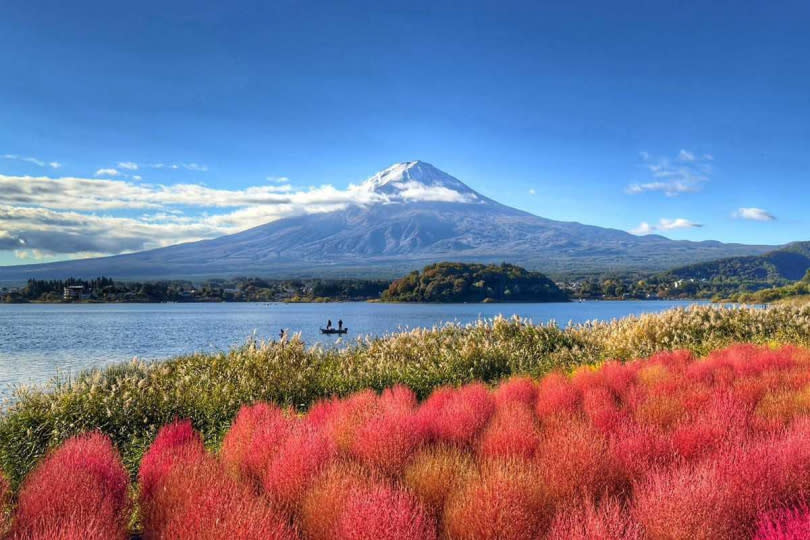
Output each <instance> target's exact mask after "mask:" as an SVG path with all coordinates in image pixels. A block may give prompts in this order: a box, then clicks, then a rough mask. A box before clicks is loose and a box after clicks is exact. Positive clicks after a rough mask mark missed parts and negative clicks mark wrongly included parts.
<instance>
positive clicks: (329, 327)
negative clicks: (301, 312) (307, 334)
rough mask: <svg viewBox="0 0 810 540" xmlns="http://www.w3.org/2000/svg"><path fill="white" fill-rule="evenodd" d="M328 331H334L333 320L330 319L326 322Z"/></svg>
mask: <svg viewBox="0 0 810 540" xmlns="http://www.w3.org/2000/svg"><path fill="white" fill-rule="evenodd" d="M326 329H327V330H331V329H332V319H329V320H328V321H326Z"/></svg>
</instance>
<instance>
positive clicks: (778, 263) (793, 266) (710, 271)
mask: <svg viewBox="0 0 810 540" xmlns="http://www.w3.org/2000/svg"><path fill="white" fill-rule="evenodd" d="M808 270H810V242H793V243H791V244H788V245H786V246H783V247H781V248H779V249H775V250H773V251H769V252H767V253H765V254H763V255H758V256H749V257H729V258H724V259H720V260H716V261H708V262H703V263H697V264H691V265H687V266H683V267H680V268H676V269H674V270H672V271H670V273H671V274H673V275H675V276H677V277H680V278H684V279H708V280H711V279H715V278H727V279H728V278H733V279H738V280H746V281H751V282H763V283H766V282H767V283H781V282H787V281H798V280H800V279H802V278H803V277H804V276H805V274H806V273H807V271H808Z"/></svg>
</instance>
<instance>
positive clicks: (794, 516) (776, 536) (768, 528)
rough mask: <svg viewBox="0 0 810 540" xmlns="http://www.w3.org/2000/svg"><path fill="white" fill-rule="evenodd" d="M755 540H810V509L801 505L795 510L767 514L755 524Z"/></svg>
mask: <svg viewBox="0 0 810 540" xmlns="http://www.w3.org/2000/svg"><path fill="white" fill-rule="evenodd" d="M754 538H755V540H804V539H806V538H810V508H808V507H807V505H805V504H802V505H800V506H798V507H796V508H790V509H785V510H778V511H775V512H769V513H767V514H764V515H762V516H760V518H759V520H758V522H757V531H756V535H755V536H754Z"/></svg>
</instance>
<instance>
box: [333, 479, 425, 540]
mask: <svg viewBox="0 0 810 540" xmlns="http://www.w3.org/2000/svg"><path fill="white" fill-rule="evenodd" d="M335 538H340V539H342V540H380V539H386V538H390V539H397V540H431V539H435V538H436V524H435V523H434V522H433V521H432V520H431V519H430V517H428V514H427V513H426V512H425V510H424V508H423V507H422V505H421V504H420V503H419V501H417V499H416V498H415V497H414V496H413V495H411V494H409V493H407V492H405V491H402V490H400V489H395V488H393V487H391V486H388V485H386V484H377V485H373V486H369V487H366V486H364V487H362V488H356V489H353V490H351V491H350V492H349V493H348V496H347V498H346V501H345V506H344V508H343V511H342V513H341V515H340V518H339V519H338V522H337V534H336V536H335Z"/></svg>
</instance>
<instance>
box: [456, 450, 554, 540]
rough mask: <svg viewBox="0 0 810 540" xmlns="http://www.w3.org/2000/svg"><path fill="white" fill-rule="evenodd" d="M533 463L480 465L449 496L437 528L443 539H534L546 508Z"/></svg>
mask: <svg viewBox="0 0 810 540" xmlns="http://www.w3.org/2000/svg"><path fill="white" fill-rule="evenodd" d="M539 478H540V471H539V470H538V467H537V466H536V465H534V464H532V463H529V462H526V461H524V460H514V461H513V460H492V461H489V462H486V463H484V464H482V467H481V472H480V475H471V476H469V477H468V478H466V479H465V481H464V482H463V483H462V484H461V485H460V487H459V488H458V489H456V490H455V491H454V493H453V494H451V495H450V497H449V499H448V500H447V503H446V505H445V511H444V523H443V529H444V533H445V536H446V537H448V538H464V539H479V538H480V539H492V540H495V539H500V540H521V539H524V538H537V537H538V535H540V534H541V533H542V532H543V531H544V530H545V528H546V527H547V526H548V524H549V523H550V521H551V516H552V511H553V510H552V507H551V506H550V501H549V498H548V494H547V492H546V489H545V486H544V484H543V482H542V481H541V480H539Z"/></svg>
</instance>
